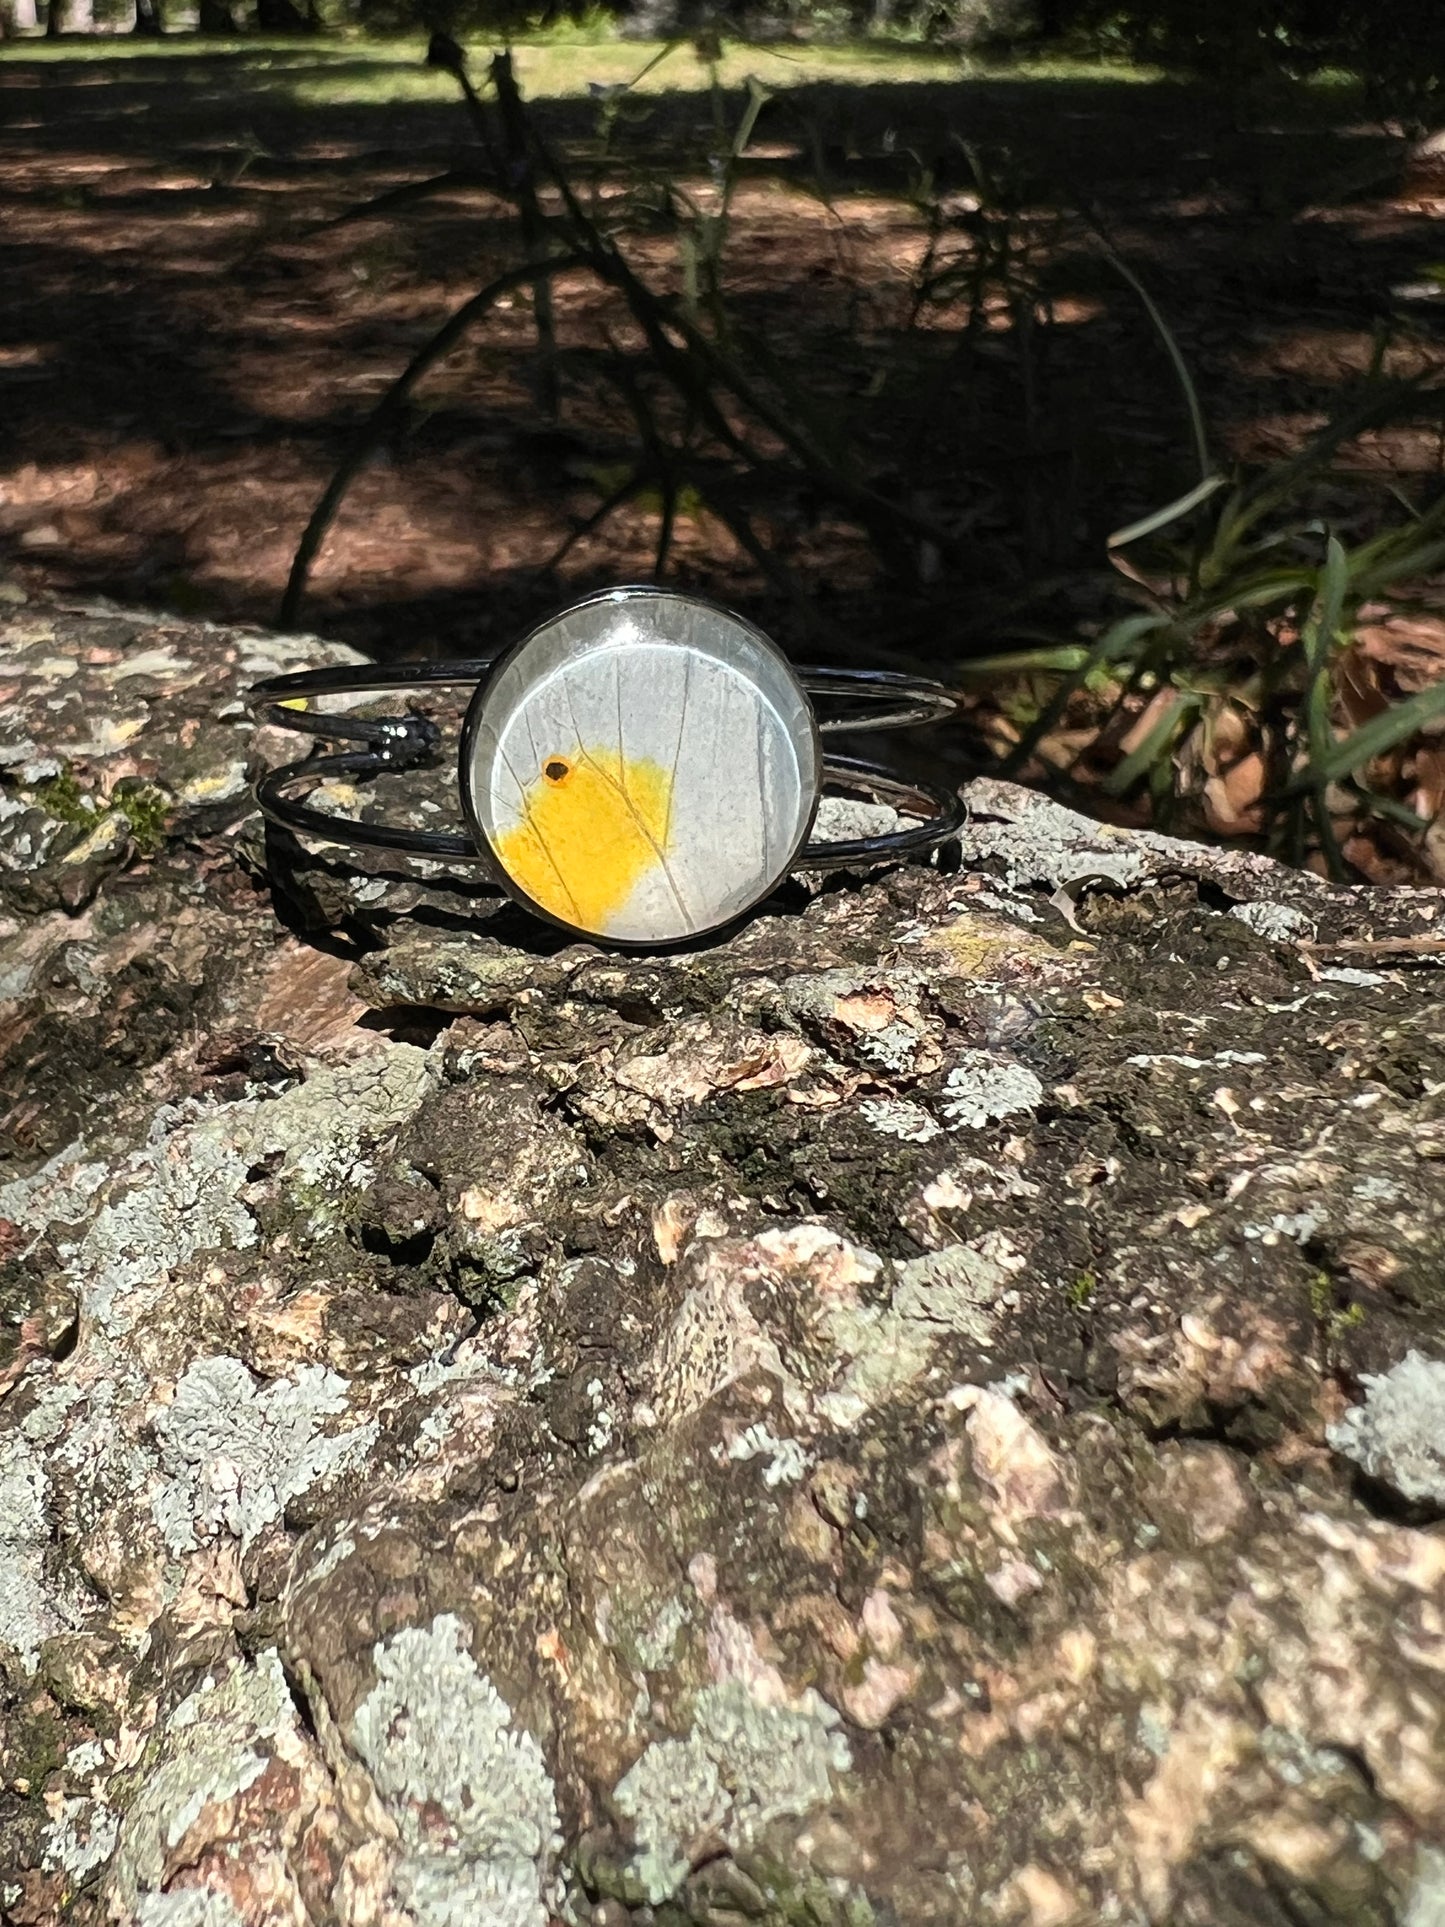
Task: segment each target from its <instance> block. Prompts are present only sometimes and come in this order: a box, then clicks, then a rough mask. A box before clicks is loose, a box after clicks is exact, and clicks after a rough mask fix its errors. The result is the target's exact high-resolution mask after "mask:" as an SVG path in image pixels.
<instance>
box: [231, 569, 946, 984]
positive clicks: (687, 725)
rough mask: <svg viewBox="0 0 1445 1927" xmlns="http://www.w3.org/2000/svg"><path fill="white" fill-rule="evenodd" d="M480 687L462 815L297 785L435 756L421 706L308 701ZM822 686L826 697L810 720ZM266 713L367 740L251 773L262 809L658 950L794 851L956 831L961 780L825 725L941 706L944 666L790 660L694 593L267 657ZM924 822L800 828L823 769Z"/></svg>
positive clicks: (919, 850)
mask: <svg viewBox="0 0 1445 1927" xmlns="http://www.w3.org/2000/svg"><path fill="white" fill-rule="evenodd" d="M467 684H470V685H472V696H471V700H470V702H469V704H468V706H467V711H466V716H465V719H464V721H463V723H462V729H461V739H460V757H459V764H458V778H457V781H458V791H459V797H460V804H461V814H462V817H463V820H464V822H465V823H466V826H467V827H466V833H465V834H462V833H457V832H447V831H434V830H420V829H411V828H403V827H393V826H391V825H388V824H377V823H364V822H360V821H358V820H356V819H355V818H349V817H337V816H333V815H331V814H330V813H329V812H327V811H324V810H320V809H316V808H314V807H312V806H311V805H309V804H308V803H306V802H304V801H302V800H301V798H300V796H299V795H298V794H297V792H299V791H301V790H303V789H304V788H308V787H310V786H311V785H313V784H315V783H316V782H317V781H324V780H326V779H327V778H330V777H347V778H357V777H365V776H374V775H378V774H380V773H382V772H383V771H388V770H390V771H395V770H404V769H414V768H418V767H420V766H421V765H423V764H427V763H432V762H434V761H435V760H436V757H437V752H438V749H439V745H440V742H441V732H440V730H439V729H438V727H437V725H436V724H435V723H434V722H432V721H431V720H430V719H429V718H427V717H425V716H421V715H417V714H415V713H410V714H407V715H405V716H389V717H383V718H377V719H367V718H361V717H355V716H352V715H347V714H338V713H336V712H334V711H327V710H321V709H315V708H311V707H310V706H309V705H310V704H311V703H312V702H313V701H314V700H315V699H317V698H322V697H326V696H340V695H364V694H370V693H373V692H375V693H378V694H379V693H381V692H383V691H387V690H407V691H414V690H420V689H435V688H442V687H446V686H448V685H452V686H455V685H467ZM814 698H816V699H817V700H818V701H819V702H820V703H821V704H823V705H824V706H825V709H826V712H827V713H826V714H824V715H823V716H822V717H820V716H819V715H818V713H817V711H816V710H815V708H814V703H813V699H814ZM247 700H248V703H249V706H250V709H251V711H252V713H253V715H255V716H256V717H257V719H258V720H261V721H265V722H269V723H273V724H277V725H279V726H280V727H282V728H285V729H294V730H298V731H300V732H302V733H303V734H305V735H308V736H313V737H317V738H320V739H323V740H325V741H327V742H333V743H354V744H357V745H359V746H360V747H358V748H355V749H350V750H346V751H343V752H341V753H339V754H335V755H326V756H314V755H313V756H311V757H308V758H307V759H305V760H304V761H301V762H295V763H289V764H287V765H286V766H285V767H284V768H282V769H277V770H273V771H272V772H271V773H270V774H269V775H267V776H265V777H263V778H262V779H261V781H260V782H259V783H258V784H257V785H256V799H257V801H258V803H259V804H260V806H261V809H262V811H263V812H264V814H265V815H266V816H267V817H268V818H269V819H270V820H271V821H272V822H276V823H281V824H284V825H286V826H287V827H288V828H289V829H292V830H299V831H302V832H304V833H306V834H308V835H312V836H318V837H324V838H325V839H326V840H327V841H328V842H331V843H343V844H351V845H357V846H362V847H366V848H370V849H377V850H391V851H396V852H398V853H401V854H404V855H407V856H418V857H429V858H433V859H441V860H443V861H446V862H452V863H456V862H462V863H477V864H480V865H482V866H483V867H484V868H485V869H486V870H487V871H488V872H489V874H490V877H491V880H492V881H493V882H494V883H495V884H496V885H497V887H498V888H499V889H501V890H502V891H504V892H505V893H506V894H507V895H508V896H509V897H511V898H513V899H514V900H515V901H516V902H518V903H520V904H522V905H523V906H524V907H525V908H526V909H528V910H530V911H532V912H533V913H534V914H536V915H537V916H540V917H543V918H545V919H547V920H548V921H549V922H551V923H554V924H559V925H561V926H562V928H564V929H566V930H569V931H572V932H574V933H577V934H579V935H582V936H587V937H593V938H602V939H604V940H606V941H607V942H610V943H614V944H620V945H628V946H637V947H642V948H645V947H651V946H659V945H665V944H670V943H677V942H681V941H684V940H686V939H688V938H693V937H700V936H704V935H706V934H708V933H709V932H710V931H714V930H718V929H721V928H723V927H724V926H725V925H727V924H731V923H734V922H736V921H737V919H738V918H739V917H741V916H743V915H745V914H746V912H747V911H749V910H751V909H753V908H754V907H755V906H756V905H757V904H759V903H761V902H762V901H763V899H764V898H765V897H767V896H768V895H770V893H771V892H772V891H773V890H774V889H775V888H776V887H777V885H778V884H779V883H780V882H781V881H782V879H783V878H784V877H785V876H787V875H788V873H789V872H790V871H792V870H799V869H806V870H830V869H845V868H853V867H858V866H861V865H868V864H875V863H884V862H890V861H894V860H896V859H898V858H901V857H908V856H916V855H920V854H923V853H925V852H927V851H930V850H932V849H934V848H936V847H937V846H938V845H939V844H940V843H943V842H946V841H947V840H948V839H949V838H950V837H952V836H954V835H956V834H957V831H958V829H959V826H960V824H961V822H962V820H963V805H962V804H961V802H960V801H959V798H958V796H957V794H956V793H955V792H954V791H951V790H947V789H943V788H940V787H936V786H934V785H932V784H929V783H923V782H905V781H903V780H901V779H900V778H898V777H896V776H893V775H891V774H890V773H889V772H888V771H887V770H884V769H879V768H877V767H875V766H874V765H873V764H871V763H867V762H860V761H859V760H857V759H856V758H853V757H843V756H827V757H825V756H824V755H823V752H822V745H821V738H822V737H823V736H824V735H831V734H836V733H838V732H840V731H844V730H860V729H868V730H876V729H899V728H903V727H906V726H909V725H914V724H920V723H928V722H935V721H937V720H939V719H940V718H941V717H944V716H947V715H949V714H950V713H951V712H952V710H953V708H954V706H955V705H954V699H953V697H952V696H950V695H949V694H948V692H947V691H946V690H945V689H943V688H942V687H941V686H940V685H939V684H938V683H934V682H929V681H927V680H925V679H923V678H919V677H912V676H905V675H898V674H894V673H892V672H889V671H884V670H853V669H803V670H796V671H795V670H794V669H793V668H792V666H791V665H790V664H789V663H788V661H787V659H786V658H785V657H784V656H783V654H782V652H781V651H780V650H779V649H778V648H777V647H776V646H775V645H774V644H773V643H772V642H770V641H769V640H768V638H767V637H766V636H765V635H764V634H763V633H762V632H761V630H759V629H756V628H754V627H753V625H752V624H751V623H749V622H747V621H745V620H744V619H743V618H742V617H741V616H737V615H733V614H732V613H731V612H730V611H728V610H726V609H722V608H719V607H717V606H716V605H714V604H713V603H710V602H705V601H703V600H701V599H700V598H699V597H696V596H689V595H681V594H678V593H677V592H676V591H674V590H669V589H653V588H645V587H634V588H620V589H607V590H603V591H601V592H599V593H598V594H595V595H590V596H588V597H586V598H585V599H584V600H583V601H581V602H577V603H574V604H573V605H572V606H571V607H569V608H567V609H564V610H563V611H562V612H561V614H560V615H556V616H553V617H551V618H550V620H548V621H546V622H543V623H541V624H540V625H539V626H538V627H537V628H535V629H533V630H532V631H531V632H530V634H528V635H526V636H524V637H523V638H522V640H521V641H520V642H518V643H516V644H514V645H513V646H512V647H511V648H510V649H507V650H506V651H504V652H503V653H501V654H500V655H497V656H482V657H477V658H474V659H472V660H469V661H465V662H439V663H402V664H399V665H396V666H394V667H390V668H376V669H372V668H335V669H315V670H306V671H303V672H302V673H300V674H296V675H288V676H273V677H271V678H270V679H269V680H268V681H266V682H262V683H258V684H256V685H255V687H254V688H253V689H251V690H250V691H249V692H248V699H247ZM825 784H826V785H827V786H828V787H829V788H831V789H838V790H842V791H843V792H845V793H846V794H849V795H854V796H862V797H865V798H868V799H870V800H873V801H876V802H884V803H888V804H891V805H892V806H893V808H894V809H895V810H897V811H898V812H899V813H900V814H902V815H906V816H909V817H916V818H919V819H920V820H919V821H918V822H916V823H914V824H911V825H910V826H909V827H907V828H904V829H899V830H895V831H890V832H889V833H887V834H885V835H880V836H865V837H856V838H852V839H849V840H847V841H835V842H810V841H809V840H808V839H809V836H810V833H811V831H812V828H813V822H814V818H815V816H816V814H817V810H818V804H819V801H820V799H821V797H822V794H823V789H824V785H825Z"/></svg>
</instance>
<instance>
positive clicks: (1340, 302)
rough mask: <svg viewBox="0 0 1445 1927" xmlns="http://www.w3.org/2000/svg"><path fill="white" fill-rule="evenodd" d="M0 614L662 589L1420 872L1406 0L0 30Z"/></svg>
mask: <svg viewBox="0 0 1445 1927" xmlns="http://www.w3.org/2000/svg"><path fill="white" fill-rule="evenodd" d="M0 32H3V35H4V38H3V41H0V598H3V599H4V600H6V601H8V602H9V603H11V604H13V605H15V606H16V607H17V608H22V607H24V606H25V604H26V603H27V600H43V599H44V598H46V597H55V596H63V597H64V596H69V597H73V596H75V595H77V594H81V595H84V596H87V597H91V598H93V597H95V596H102V597H108V598H112V599H114V600H115V601H117V602H119V603H122V604H125V605H126V606H131V607H136V606H139V607H145V608H159V609H162V610H169V611H172V612H174V613H176V614H177V615H181V616H184V617H187V618H195V617H210V618H214V619H216V620H226V621H234V620H244V621H250V622H256V623H263V624H268V625H274V624H278V623H279V624H282V625H284V626H289V627H293V628H305V629H311V630H317V631H320V632H322V633H324V634H327V635H331V636H335V637H340V638H342V639H344V640H346V641H349V642H351V643H353V644H355V645H356V646H357V647H359V648H361V649H363V650H365V651H368V652H369V653H372V654H374V655H375V656H377V657H378V658H381V659H385V660H395V659H398V658H402V657H418V656H436V655H456V654H470V653H480V652H482V651H485V650H488V649H491V648H494V647H498V646H502V645H504V644H505V643H507V642H509V641H511V640H513V639H514V638H515V637H516V636H517V635H518V634H520V633H521V632H522V631H523V630H524V629H525V628H526V627H527V626H529V625H530V623H532V622H534V621H536V620H538V619H540V618H541V617H542V616H544V615H545V614H547V613H548V612H549V611H550V610H552V609H553V608H555V607H556V606H557V605H558V604H559V603H560V602H563V601H565V600H567V599H568V598H570V597H571V596H573V595H575V594H580V593H582V592H583V591H585V590H587V589H589V588H593V587H596V586H599V585H603V584H609V583H614V582H620V581H628V580H654V579H655V580H661V581H663V582H666V583H669V584H672V585H673V586H676V587H679V588H685V589H691V590H695V591H697V592H700V593H703V594H707V595H710V596H713V597H715V598H717V599H718V600H721V601H723V602H725V603H728V604H730V605H732V606H734V607H736V608H739V609H741V610H742V611H744V612H745V613H747V614H748V615H750V616H751V617H752V618H753V619H754V620H755V621H758V622H760V623H761V624H762V626H763V627H764V628H765V629H767V630H768V631H769V632H770V633H772V634H774V635H775V636H777V637H778V639H779V640H780V641H782V642H783V643H784V644H785V646H786V647H787V648H788V649H789V650H790V652H791V653H792V654H793V655H794V656H795V658H797V659H798V660H800V661H817V660H832V661H843V662H851V663H867V662H872V663H878V664H883V665H891V666H901V667H911V668H923V669H926V670H927V671H928V672H929V673H932V674H935V675H938V676H940V677H942V678H943V679H944V680H945V681H946V682H948V683H949V684H950V685H951V686H953V687H955V688H956V689H957V690H958V691H959V692H960V693H961V695H962V696H963V697H964V702H965V706H964V711H963V714H962V716H961V718H960V719H959V721H958V722H956V723H955V724H953V725H951V726H949V727H948V728H947V729H944V730H941V731H936V732H934V735H933V738H932V741H931V745H930V750H929V754H930V756H931V758H932V759H933V761H934V763H935V764H936V765H937V766H938V767H940V768H946V769H948V770H949V771H951V772H954V773H956V774H958V775H960V776H961V775H964V774H968V773H972V772H974V771H978V770H992V771H995V772H1003V773H1005V774H1008V775H1012V776H1016V777H1019V778H1021V779H1022V780H1026V781H1029V782H1033V783H1036V784H1038V785H1039V786H1041V787H1044V788H1047V789H1049V790H1050V791H1051V792H1052V793H1054V794H1056V795H1058V796H1060V797H1061V798H1063V799H1064V800H1067V801H1069V802H1071V803H1074V804H1076V805H1077V806H1079V807H1082V808H1085V809H1087V810H1089V811H1091V812H1092V813H1094V814H1096V815H1099V816H1103V817H1106V818H1109V819H1111V820H1115V821H1121V822H1133V823H1142V822H1150V823H1154V824H1156V825H1158V826H1162V827H1166V828H1171V829H1175V830H1180V831H1182V832H1185V833H1188V834H1195V835H1203V836H1207V837H1216V838H1228V839H1232V840H1238V841H1242V842H1244V843H1247V844H1249V845H1250V846H1252V847H1256V848H1261V849H1268V850H1271V851H1273V852H1275V853H1276V854H1278V855H1281V856H1283V857H1285V858H1286V859H1287V860H1290V861H1293V862H1298V863H1306V864H1309V865H1311V866H1312V867H1314V868H1316V869H1319V870H1321V871H1323V872H1327V873H1329V874H1332V875H1335V876H1337V877H1340V878H1342V879H1347V880H1352V881H1365V882H1398V881H1417V882H1428V881H1436V882H1441V881H1445V606H1442V591H1445V487H1442V453H1445V423H1442V399H1445V385H1442V380H1445V341H1442V326H1441V322H1442V315H1445V305H1442V304H1445V235H1442V231H1441V227H1440V221H1439V217H1440V215H1441V213H1442V212H1445V135H1442V132H1441V130H1442V128H1445V8H1442V7H1441V6H1440V5H1439V4H1438V0H1430V3H1429V4H1427V0H1403V4H1396V5H1392V6H1390V7H1389V8H1385V7H1381V6H1380V5H1379V4H1378V3H1377V0H1337V3H1336V4H1328V3H1327V0H1281V3H1280V4H1273V5H1271V4H1266V3H1265V0H1157V3H1156V4H1152V5H1150V4H1140V5H1138V6H1134V7H1129V6H1125V7H1120V6H1117V5H1114V4H1111V3H1110V0H773V4H768V5H760V6H745V5H741V4H740V5H738V6H737V7H736V8H727V7H723V8H715V7H711V6H708V7H704V6H701V5H699V4H697V0H635V4H632V5H630V6H622V7H620V8H619V9H618V10H617V11H609V10H604V9H598V8H591V9H588V10H587V11H585V12H580V13H578V12H568V11H565V10H559V9H557V8H552V9H549V10H548V11H547V12H545V13H529V12H526V11H525V10H511V9H509V6H508V4H507V0H502V5H501V7H500V8H498V7H495V6H487V5H468V4H463V3H461V0H457V3H455V4H454V3H453V0H435V4H432V3H430V0H301V4H298V0H243V3H238V4H230V0H201V5H200V8H199V11H197V9H196V8H194V7H190V8H182V7H180V6H177V5H173V4H171V0H0Z"/></svg>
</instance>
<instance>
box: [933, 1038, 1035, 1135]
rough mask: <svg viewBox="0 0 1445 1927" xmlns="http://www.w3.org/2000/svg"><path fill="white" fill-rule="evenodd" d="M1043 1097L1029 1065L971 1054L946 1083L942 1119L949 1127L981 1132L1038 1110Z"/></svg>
mask: <svg viewBox="0 0 1445 1927" xmlns="http://www.w3.org/2000/svg"><path fill="white" fill-rule="evenodd" d="M1043 1096H1044V1087H1043V1085H1042V1084H1041V1083H1040V1082H1039V1080H1038V1078H1037V1077H1036V1076H1035V1074H1034V1073H1033V1071H1031V1070H1030V1069H1029V1067H1028V1066H1027V1064H1021V1063H1019V1061H1018V1059H1017V1058H1015V1057H1010V1056H1008V1055H1007V1054H1005V1053H1003V1052H995V1051H986V1050H970V1051H965V1052H964V1053H963V1055H962V1056H961V1057H960V1058H959V1059H958V1061H957V1062H956V1063H955V1064H954V1066H953V1069H952V1070H951V1071H950V1072H949V1073H948V1076H947V1077H946V1078H945V1079H944V1084H943V1106H942V1108H943V1115H944V1117H946V1118H947V1119H948V1121H949V1123H950V1124H955V1125H963V1126H965V1127H967V1128H969V1129H972V1130H981V1129H982V1128H983V1127H984V1125H986V1124H992V1123H995V1122H996V1121H997V1120H998V1119H999V1118H1003V1117H1014V1116H1017V1115H1018V1114H1019V1113H1020V1112H1027V1111H1033V1110H1037V1109H1038V1107H1039V1105H1040V1104H1041V1103H1042V1102H1043Z"/></svg>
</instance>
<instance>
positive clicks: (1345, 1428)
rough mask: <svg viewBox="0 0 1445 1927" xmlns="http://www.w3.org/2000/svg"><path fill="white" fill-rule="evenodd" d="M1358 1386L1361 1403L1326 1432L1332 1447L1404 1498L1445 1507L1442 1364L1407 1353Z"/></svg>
mask: <svg viewBox="0 0 1445 1927" xmlns="http://www.w3.org/2000/svg"><path fill="white" fill-rule="evenodd" d="M1361 1383H1362V1384H1363V1385H1364V1388H1365V1402H1364V1404H1363V1405H1356V1406H1354V1407H1352V1409H1351V1410H1350V1411H1349V1412H1347V1413H1346V1414H1345V1416H1344V1417H1343V1418H1342V1419H1340V1420H1339V1422H1338V1423H1337V1424H1334V1425H1332V1426H1331V1427H1330V1428H1329V1441H1330V1444H1331V1445H1332V1446H1333V1447H1334V1448H1335V1450H1336V1451H1337V1452H1342V1453H1343V1454H1344V1456H1345V1457H1346V1458H1347V1459H1352V1460H1353V1461H1354V1462H1355V1464H1356V1465H1358V1466H1359V1467H1360V1468H1361V1470H1362V1471H1364V1472H1367V1473H1368V1474H1369V1476H1370V1477H1371V1478H1373V1479H1379V1480H1381V1481H1383V1483H1384V1484H1386V1485H1390V1486H1393V1487H1394V1488H1395V1490H1396V1491H1397V1492H1398V1493H1399V1494H1400V1495H1401V1497H1402V1498H1405V1499H1409V1500H1412V1501H1415V1502H1421V1503H1429V1504H1431V1505H1436V1506H1445V1362H1442V1361H1441V1360H1439V1359H1433V1358H1426V1357H1425V1356H1424V1354H1423V1353H1421V1352H1417V1351H1411V1352H1407V1353H1406V1354H1405V1356H1404V1357H1403V1358H1402V1359H1401V1360H1400V1362H1399V1364H1398V1365H1396V1366H1393V1367H1392V1368H1391V1370H1389V1371H1388V1372H1383V1373H1367V1374H1366V1375H1365V1377H1364V1378H1363V1379H1362V1380H1361Z"/></svg>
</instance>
